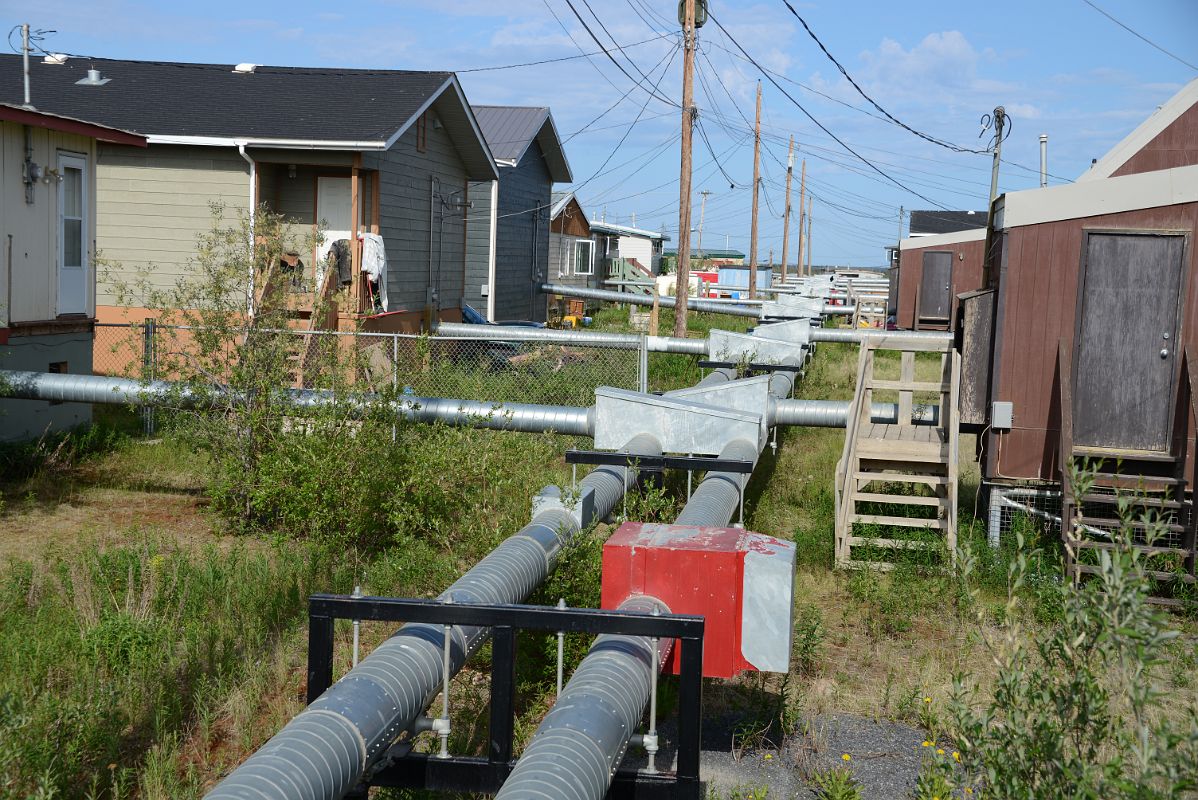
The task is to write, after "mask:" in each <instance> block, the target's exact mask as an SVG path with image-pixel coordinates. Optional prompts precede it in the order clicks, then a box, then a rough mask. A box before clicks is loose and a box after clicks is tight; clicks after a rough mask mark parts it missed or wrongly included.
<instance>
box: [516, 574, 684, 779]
mask: <svg viewBox="0 0 1198 800" xmlns="http://www.w3.org/2000/svg"><path fill="white" fill-rule="evenodd" d="M620 610H621V611H638V612H642V613H653V612H655V611H656V612H657V613H661V614H668V613H670V609H669V608H667V607H666V605H665V604H664V603H662V602H661V601H660V600H658V599H656V598H653V597H644V596H638V597H632V598H630V599H628V600H627V601H625V602H624V603H622V604H621V605H620ZM670 644H671V643H670V642H669V641H666V640H661V641H659V642H658V644H657V650H658V658H657V663H658V664H662V663H664V662H665V659H666V656H667V655H668V654H669V648H670ZM655 678H656V676H655V675H654V673H653V640H652V639H650V638H648V637H644V636H612V635H605V636H599V637H596V639H595V642H594V644H592V645H591V649H590V650H589V651H588V652H587V655H586V658H584V659H583V660H582V663H581V664H579V665H578V668H577V669H576V670H574V674H573V675H572V676H571V677H570V681H569V683H567V684H566V685H565V687H564V688H563V689H562V694H561V696H560V697H558V699H557V702H556V703H554V705H553V708H551V709H550V710H549V713H548V714H546V715H545V719H544V720H542V721H541V724H540V725H539V726H538V727H537V730H536V733H535V734H533V738H532V740H531V741H530V742H529V745H528V747H527V748H526V749H525V751H524V755H522V756H521V757H520V760H519V761H518V762H517V763H516V766H515V768H514V769H513V770H512V772H511V774H510V775H509V776H508V779H507V780H506V781H505V782H504V784H503V787H502V788H501V789H500V790H499V794H497V795H496V800H516V798H519V799H520V800H528V799H529V798H545V800H598V798H602V797H603V796H604V795H605V794H606V793H607V788H608V785H609V784H610V783H611V779H612V775H613V774H614V773H615V771H616V768H617V767H618V766H619V765H620V761H621V760H622V759H623V758H624V751H625V750H627V748H628V741H629V739H630V738H631V737H632V734H633V732H634V731H635V730H636V728H637V725H639V724H640V721H641V714H642V713H644V710H645V704H646V703H647V702H648V701H649V692H650V689H651V687H652V684H653V681H654V679H655Z"/></svg>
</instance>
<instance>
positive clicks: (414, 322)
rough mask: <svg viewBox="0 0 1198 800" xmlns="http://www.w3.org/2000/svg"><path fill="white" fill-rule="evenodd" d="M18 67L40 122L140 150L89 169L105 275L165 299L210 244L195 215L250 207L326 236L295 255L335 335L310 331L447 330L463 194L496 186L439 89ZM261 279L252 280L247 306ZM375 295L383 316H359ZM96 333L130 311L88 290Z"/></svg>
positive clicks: (450, 99)
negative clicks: (369, 270)
mask: <svg viewBox="0 0 1198 800" xmlns="http://www.w3.org/2000/svg"><path fill="white" fill-rule="evenodd" d="M32 67H33V69H32V73H33V74H32V85H33V100H34V103H35V104H36V105H37V106H38V108H40V109H42V110H44V111H50V112H54V113H58V114H64V115H67V116H74V117H80V118H84V119H90V120H95V121H96V122H98V123H100V124H104V125H111V126H114V127H118V128H122V129H125V130H130V131H134V132H136V133H138V134H142V135H144V136H145V137H146V139H147V141H148V142H149V146H148V147H146V148H144V149H142V148H134V147H129V146H123V145H116V144H104V143H102V144H101V145H100V147H99V151H98V154H97V164H96V201H97V214H96V248H97V249H98V250H99V251H100V252H101V253H102V254H103V255H104V256H105V257H106V259H108V260H110V261H112V262H115V263H116V264H118V265H119V268H118V269H117V270H116V271H117V273H118V274H128V273H131V272H132V271H134V270H136V269H137V268H145V267H150V268H151V269H152V274H153V278H154V280H155V282H157V283H159V284H160V285H169V284H170V283H172V282H175V281H177V280H178V277H179V276H180V275H181V274H183V272H184V270H185V266H186V264H187V262H188V259H190V258H191V257H192V256H193V254H194V251H195V244H196V237H197V235H198V234H200V233H203V232H205V231H207V230H208V229H209V227H210V225H211V215H210V212H209V205H210V204H211V203H220V204H222V205H223V206H224V207H225V209H226V211H227V212H233V213H236V212H241V213H248V212H250V210H251V209H256V208H257V207H258V206H259V205H260V204H265V205H266V206H267V207H269V208H270V209H272V210H274V211H277V212H280V213H282V214H285V215H287V216H288V217H291V218H293V219H294V220H295V221H296V224H297V225H298V227H299V229H300V230H299V232H303V233H306V232H309V231H312V230H314V229H315V228H316V226H317V225H318V224H322V223H323V227H324V228H325V229H326V230H327V242H326V243H325V244H324V245H322V246H321V247H320V248H315V249H319V250H323V252H312V253H300V254H299V256H300V258H301V260H302V261H303V262H305V264H306V267H305V269H306V272H307V278H308V280H307V283H308V287H309V290H310V291H311V292H312V293H313V295H314V297H315V296H317V295H320V294H324V295H325V296H330V297H334V299H335V300H336V303H337V307H338V314H337V318H336V319H335V320H329V319H323V320H320V321H317V320H315V319H313V320H312V322H311V325H312V326H314V327H334V326H335V327H340V328H353V327H357V326H359V325H361V326H363V327H365V328H367V329H375V330H414V329H416V328H418V327H421V326H422V325H424V324H426V323H427V322H428V321H429V320H430V318H432V317H439V318H443V319H447V320H458V319H460V318H461V305H462V300H463V292H464V287H465V284H466V238H467V230H468V227H469V224H470V223H469V221H468V219H467V213H468V208H467V204H466V194H467V185H468V183H469V182H470V181H490V180H494V179H495V178H496V177H497V172H496V168H495V159H494V157H493V156H492V154H491V152H490V150H489V149H488V148H487V145H486V142H485V141H484V139H483V137H482V133H481V131H480V130H479V127H478V124H477V121H476V120H475V117H474V113H473V112H472V111H471V109H470V106H469V104H468V103H467V102H466V98H465V95H464V94H463V92H462V89H461V86H460V85H459V84H458V80H457V78H456V77H455V76H454V74H453V73H450V72H412V71H400V70H352V69H324V68H320V69H307V68H294V67H267V66H257V65H252V64H242V65H237V66H234V65H229V64H184V63H161V62H140V61H118V60H107V59H88V60H81V59H73V58H70V59H65V61H60V60H52V59H46V60H45V61H41V62H36V63H34V64H33V65H32ZM89 70H95V72H96V74H95V75H91V73H90V72H89ZM20 92H21V58H20V56H16V55H12V56H0V102H5V101H8V102H11V101H13V99H14V97H15V95H18V94H19V93H20ZM16 99H17V101H18V102H19V98H16ZM369 234H376V235H377V236H378V237H380V239H379V240H375V241H376V242H378V241H381V243H382V244H383V246H384V248H383V249H384V251H385V264H386V269H385V273H386V274H385V282H384V283H383V284H382V285H380V286H378V287H377V289H378V291H377V292H376V291H374V290H373V289H372V287H371V286H370V285H369V282H368V281H366V280H365V279H363V277H362V273H361V270H360V266H361V264H362V252H363V242H362V241H361V239H367V240H369ZM333 240H344V242H345V243H346V245H345V247H343V248H342V249H341V250H340V252H342V253H346V254H348V255H347V257H348V258H349V259H350V260H351V262H352V269H351V272H352V275H351V280H350V281H349V282H346V283H344V284H342V283H341V282H340V281H332V280H331V279H329V278H328V276H329V275H330V274H332V271H330V270H325V269H321V270H315V269H314V267H315V262H317V261H318V260H319V261H320V262H321V264H323V263H324V256H325V254H326V253H327V250H328V248H329V246H330V245H331V244H332V242H333ZM372 247H373V245H372ZM264 269H266V270H269V269H270V267H269V266H267V267H264ZM269 280H270V277H269V274H268V275H267V276H266V277H261V276H260V279H259V281H258V285H257V287H256V289H257V290H258V291H259V292H260V291H261V289H262V288H263V286H264V285H265V284H266V283H268V282H269ZM379 294H385V296H386V302H385V310H386V311H388V312H391V313H388V314H383V315H381V316H380V315H377V314H375V313H373V312H375V311H377V310H379V307H380V305H381V303H380V297H379ZM96 316H97V318H99V319H100V320H101V321H124V320H125V319H128V318H132V319H139V318H140V317H142V316H145V310H144V309H138V308H128V307H124V306H118V305H117V304H116V297H115V296H114V293H113V287H112V286H111V285H109V284H107V283H106V282H104V281H101V282H100V284H99V285H98V286H97V296H96Z"/></svg>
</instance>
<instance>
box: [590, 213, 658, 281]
mask: <svg viewBox="0 0 1198 800" xmlns="http://www.w3.org/2000/svg"><path fill="white" fill-rule="evenodd" d="M591 234H592V235H593V236H594V238H595V248H596V249H595V258H596V259H598V263H599V264H600V267H599V268H600V269H601V270H602V274H603V276H604V277H603V282H604V283H609V284H610V283H612V282H615V281H637V282H643V281H651V280H653V278H654V277H655V276H657V275H659V274H661V256H662V250H663V248H664V246H665V243H666V241H667V240H668V239H669V238H670V237H668V236H666V235H665V233H664V232H659V231H650V230H645V229H644V228H636V227H633V226H631V225H616V224H615V223H611V222H603V221H595V220H591Z"/></svg>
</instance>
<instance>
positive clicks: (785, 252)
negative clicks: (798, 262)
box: [782, 136, 802, 283]
mask: <svg viewBox="0 0 1198 800" xmlns="http://www.w3.org/2000/svg"><path fill="white" fill-rule="evenodd" d="M794 172H795V137H793V136H791V137H790V149H789V150H787V151H786V210H785V211H783V212H782V282H783V283H786V259H787V258H788V257H789V254H790V181H791V178H793V177H794ZM800 202H802V201H800Z"/></svg>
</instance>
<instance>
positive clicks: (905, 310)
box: [895, 240, 986, 329]
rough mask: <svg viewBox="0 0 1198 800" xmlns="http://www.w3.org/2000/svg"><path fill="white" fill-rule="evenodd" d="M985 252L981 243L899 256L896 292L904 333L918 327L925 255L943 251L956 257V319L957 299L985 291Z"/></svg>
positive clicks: (954, 286) (969, 243)
mask: <svg viewBox="0 0 1198 800" xmlns="http://www.w3.org/2000/svg"><path fill="white" fill-rule="evenodd" d="M985 249H986V243H985V241H983V240H978V241H976V242H961V243H959V244H954V245H948V246H944V245H941V246H939V247H936V246H929V247H926V248H915V249H909V250H903V251H902V253H901V254H900V256H899V269H898V288H897V291H896V292H895V296H896V307H897V309H898V311H897V314H896V320H897V324H898V326H899V327H900V328H903V329H911V328H914V327H915V295H916V289H917V287H918V286H919V283H920V281H921V280H922V279H923V254H924V253H925V252H926V251H931V250H944V251H951V252H952V253H953V274H952V278H953V280H952V287H953V288H952V298H951V302H952V312H951V313H952V314H953V315H954V318H955V315H956V312H957V295H960V294H964V293H966V292H972V291H975V290H977V289H981V288H983V286H982V255H983V254H984V253H985Z"/></svg>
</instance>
